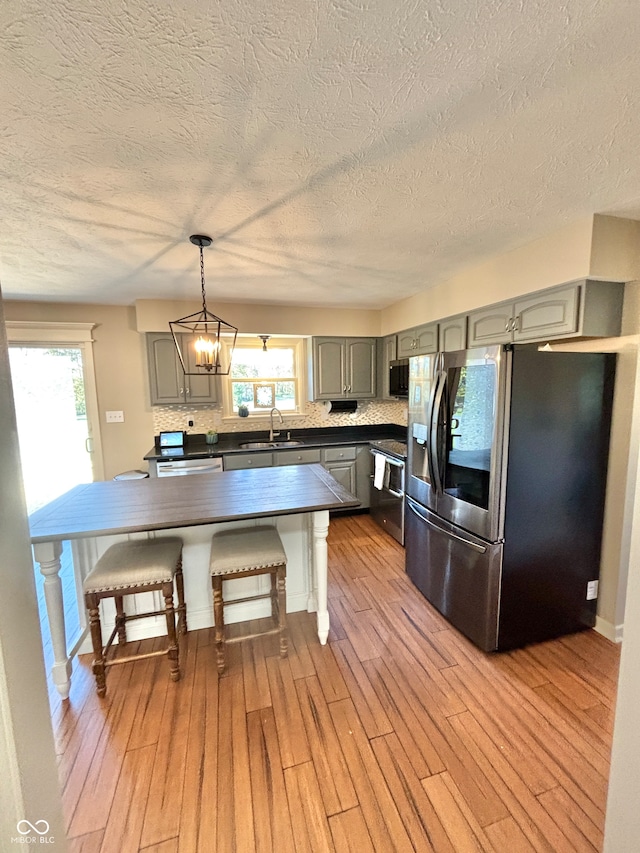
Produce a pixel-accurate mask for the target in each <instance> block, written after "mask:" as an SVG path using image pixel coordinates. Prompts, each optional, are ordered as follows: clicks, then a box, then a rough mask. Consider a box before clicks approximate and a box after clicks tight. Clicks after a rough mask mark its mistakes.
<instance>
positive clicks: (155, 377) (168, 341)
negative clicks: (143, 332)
mask: <svg viewBox="0 0 640 853" xmlns="http://www.w3.org/2000/svg"><path fill="white" fill-rule="evenodd" d="M147 359H148V362H149V391H150V396H151V405H163V404H164V405H170V404H172V403H184V402H185V392H184V388H185V385H184V380H185V376H184V374H183V372H182V367H181V365H180V360H179V359H178V355H177V353H176V347H175V344H174V342H173V338H172V337H171V335H169V334H166V333H160V332H158V333H151V334H148V335H147Z"/></svg>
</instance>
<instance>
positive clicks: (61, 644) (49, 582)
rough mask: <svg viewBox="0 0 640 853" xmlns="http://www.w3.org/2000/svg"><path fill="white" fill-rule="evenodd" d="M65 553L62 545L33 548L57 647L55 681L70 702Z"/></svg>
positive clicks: (54, 669) (54, 543)
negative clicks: (63, 577)
mask: <svg viewBox="0 0 640 853" xmlns="http://www.w3.org/2000/svg"><path fill="white" fill-rule="evenodd" d="M61 553H62V543H61V542H38V543H37V544H35V545H34V546H33V554H34V556H35V558H36V561H37V562H38V564H39V565H40V573H41V574H42V576H43V577H44V600H45V604H46V605H47V619H48V621H49V631H50V632H51V645H52V647H53V666H52V668H51V677H52V679H53V683H54V684H55V686H56V688H57V690H58V693H59V694H60V695H61V696H62V698H63V699H67V698H68V696H69V690H70V688H71V661H70V660H69V657H68V655H67V637H66V632H65V627H64V602H63V600H62V581H61V580H60V554H61Z"/></svg>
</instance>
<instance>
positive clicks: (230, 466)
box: [222, 453, 273, 471]
mask: <svg viewBox="0 0 640 853" xmlns="http://www.w3.org/2000/svg"><path fill="white" fill-rule="evenodd" d="M222 464H223V466H224V470H225V471H241V470H243V471H246V469H247V468H271V466H272V465H273V453H227V454H225V456H224V457H223V463H222Z"/></svg>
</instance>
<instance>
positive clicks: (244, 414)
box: [238, 403, 249, 418]
mask: <svg viewBox="0 0 640 853" xmlns="http://www.w3.org/2000/svg"><path fill="white" fill-rule="evenodd" d="M238 415H239V416H240V417H241V418H248V417H249V409H248V408H247V407H246V406H245V404H244V403H240V405H239V406H238Z"/></svg>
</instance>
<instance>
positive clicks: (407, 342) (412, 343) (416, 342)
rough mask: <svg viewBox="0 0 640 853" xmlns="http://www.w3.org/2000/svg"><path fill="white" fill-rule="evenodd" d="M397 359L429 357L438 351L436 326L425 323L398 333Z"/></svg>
mask: <svg viewBox="0 0 640 853" xmlns="http://www.w3.org/2000/svg"><path fill="white" fill-rule="evenodd" d="M397 338H398V350H397V357H398V358H409V357H410V356H412V355H429V353H432V352H437V351H438V324H437V323H427V324H425V325H424V326H415V327H414V328H413V329H405V330H404V331H403V332H398V335H397Z"/></svg>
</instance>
